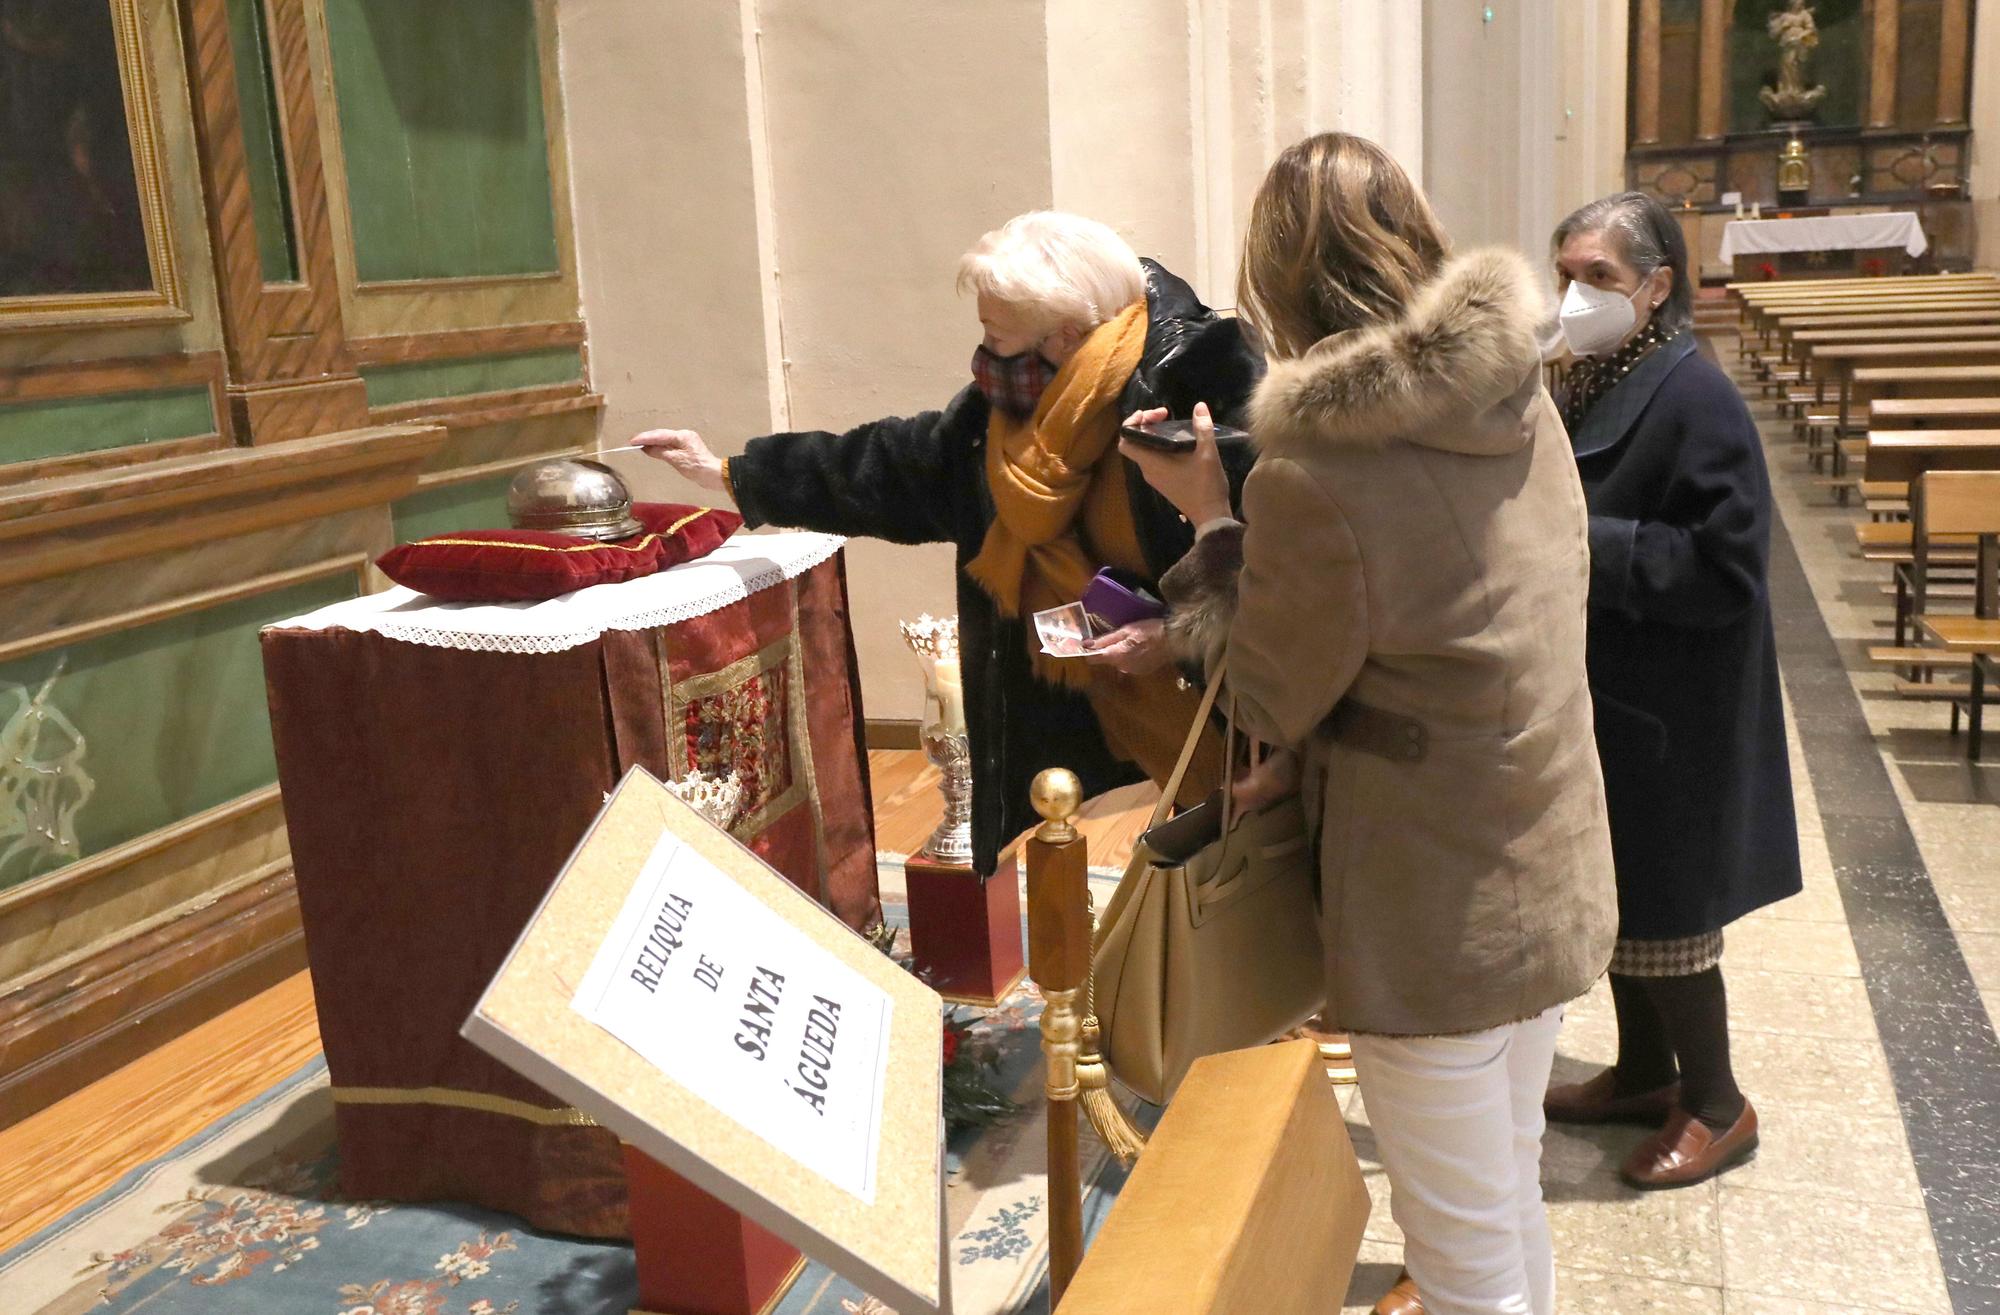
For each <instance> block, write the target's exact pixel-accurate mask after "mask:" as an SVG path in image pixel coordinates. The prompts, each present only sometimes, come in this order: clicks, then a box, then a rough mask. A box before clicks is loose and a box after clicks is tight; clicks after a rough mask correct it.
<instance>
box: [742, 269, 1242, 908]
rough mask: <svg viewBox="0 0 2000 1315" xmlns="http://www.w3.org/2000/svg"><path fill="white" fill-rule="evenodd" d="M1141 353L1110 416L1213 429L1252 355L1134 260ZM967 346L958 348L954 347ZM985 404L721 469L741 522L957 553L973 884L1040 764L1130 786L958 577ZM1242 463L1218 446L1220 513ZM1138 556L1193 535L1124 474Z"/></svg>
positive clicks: (972, 542) (828, 438)
mask: <svg viewBox="0 0 2000 1315" xmlns="http://www.w3.org/2000/svg"><path fill="white" fill-rule="evenodd" d="M1144 264H1145V269H1146V302H1147V314H1148V322H1147V328H1146V347H1145V353H1144V355H1143V357H1142V358H1141V361H1140V364H1139V368H1138V369H1137V370H1135V371H1134V372H1133V374H1132V379H1131V381H1130V382H1129V383H1128V384H1127V385H1126V387H1125V392H1124V394H1123V396H1122V398H1121V399H1120V402H1119V407H1120V415H1121V416H1123V415H1127V414H1130V413H1131V412H1133V411H1135V410H1139V409H1141V408H1144V407H1156V406H1164V407H1166V408H1167V409H1168V410H1169V411H1171V412H1172V413H1173V414H1174V415H1176V416H1186V415H1187V414H1189V412H1190V411H1192V409H1193V407H1194V404H1195V403H1196V402H1207V403H1208V404H1209V407H1210V408H1211V409H1212V410H1213V411H1214V412H1215V414H1216V417H1217V419H1218V420H1220V421H1222V422H1223V423H1233V424H1238V425H1240V424H1241V423H1242V412H1243V407H1244V405H1245V403H1246V402H1247V400H1248V398H1249V395H1250V390H1251V388H1252V387H1253V386H1254V385H1255V384H1256V382H1257V379H1258V377H1259V376H1260V375H1261V373H1262V362H1261V359H1260V358H1259V357H1258V356H1257V355H1256V354H1255V353H1254V352H1252V351H1251V349H1250V348H1249V346H1248V345H1247V344H1246V343H1245V341H1244V338H1243V333H1242V329H1241V326H1240V325H1239V324H1238V323H1237V321H1235V320H1233V319H1226V318H1224V317H1222V316H1218V315H1217V314H1216V313H1215V312H1214V311H1212V310H1210V309H1209V308H1208V307H1207V306H1204V305H1203V304H1202V303H1201V301H1200V300H1199V299H1198V298H1197V297H1196V296H1195V295H1194V290H1193V289H1192V288H1190V287H1189V286H1188V285H1187V284H1186V283H1185V282H1183V281H1182V280H1181V279H1179V278H1177V277H1175V276H1174V275H1173V274H1171V273H1169V272H1167V270H1165V269H1164V268H1162V267H1161V266H1160V265H1158V264H1156V263H1154V262H1152V261H1150V260H1149V261H1146V262H1144ZM970 349H971V348H970V343H968V345H967V350H968V352H969V351H970ZM986 420H987V406H986V399H985V397H983V396H982V395H981V394H980V392H979V391H978V389H976V388H973V387H971V386H970V385H968V386H967V387H966V388H964V389H962V390H961V391H960V392H959V394H958V395H957V396H956V397H954V398H952V399H951V401H950V402H949V403H947V404H946V405H945V407H944V409H943V410H941V411H925V412H922V413H921V414H918V415H914V416H908V417H893V416H892V417H889V418H887V419H883V420H873V421H870V422H868V423H867V424H864V425H859V426H857V427H855V428H853V429H850V430H848V431H847V432H846V433H844V434H832V433H825V432H816V431H815V432H805V433H791V434H772V435H769V436H768V437H764V438H758V439H753V440H751V442H750V445H749V447H748V448H747V449H746V450H745V451H744V453H743V455H741V456H739V457H735V458H732V459H731V460H730V462H729V479H730V485H731V488H732V490H733V491H734V493H735V497H736V505H737V507H738V509H739V510H741V511H742V513H743V517H744V520H745V523H746V524H748V525H750V526H751V527H753V528H754V527H756V526H759V525H786V526H796V527H798V528H802V529H811V530H822V531H826V532H828V533H832V534H844V535H848V536H852V537H866V538H876V539H886V540H888V541H890V542H892V543H911V544H915V543H950V544H954V545H956V546H957V549H958V568H959V569H958V624H959V650H960V661H961V664H962V667H963V674H964V679H965V690H966V707H965V713H966V722H967V728H968V732H969V736H970V740H971V750H972V762H973V787H972V842H973V852H974V860H973V861H974V865H975V866H976V867H977V869H978V871H979V873H980V874H981V875H982V876H985V875H990V874H991V873H992V872H993V870H994V869H995V867H996V866H997V865H998V859H999V853H1000V850H1001V849H1002V847H1004V846H1005V845H1006V844H1007V843H1008V842H1009V841H1011V840H1012V839H1013V838H1014V837H1015V836H1016V835H1018V834H1020V832H1022V831H1023V830H1025V829H1026V828H1027V827H1028V826H1030V825H1032V824H1033V822H1034V820H1035V818H1034V814H1033V811H1032V809H1031V808H1030V806H1029V802H1028V787H1029V784H1030V783H1031V782H1032V781H1033V780H1034V778H1035V774H1036V773H1037V772H1040V771H1042V770H1043V769H1044V768H1048V767H1067V768H1069V769H1070V770H1071V771H1073V772H1075V773H1076V774H1077V776H1078V777H1079V778H1080V779H1081V780H1082V782H1083V788H1084V793H1085V795H1086V797H1087V796H1090V795H1094V794H1100V793H1102V792H1104V791H1106V790H1111V789H1116V788H1117V787H1119V786H1121V785H1129V784H1132V783H1133V782H1135V781H1137V780H1139V779H1141V774H1140V772H1139V771H1138V769H1137V768H1135V767H1133V766H1131V765H1130V764H1127V763H1123V762H1120V761H1119V760H1118V759H1117V758H1115V757H1114V756H1113V755H1112V753H1111V751H1110V750H1109V749H1108V748H1107V747H1106V745H1105V743H1104V737H1103V734H1102V733H1101V731H1100V730H1099V729H1098V725H1097V718H1096V716H1095V715H1094V714H1093V713H1092V712H1091V709H1090V704H1089V702H1088V701H1087V700H1086V699H1085V698H1083V697H1082V696H1081V695H1080V694H1077V693H1075V692H1072V691H1066V690H1060V689H1056V688H1053V687H1051V686H1049V685H1046V684H1044V683H1042V682H1041V681H1040V680H1037V679H1036V678H1035V677H1034V675H1033V674H1032V672H1031V669H1030V666H1029V660H1028V639H1027V635H1026V632H1025V631H1024V629H1023V626H1022V624H1021V622H1019V621H1017V620H1012V619H1009V618H1006V617H1003V616H1001V615H1000V614H999V612H998V611H997V610H996V609H995V607H994V606H993V602H992V600H991V599H989V598H988V597H987V596H986V594H985V593H983V592H982V591H981V590H980V589H979V587H978V586H977V585H976V584H974V583H973V582H972V579H971V577H969V576H968V575H967V574H966V573H965V566H966V564H967V563H968V562H970V561H971V560H972V559H973V558H974V557H976V556H977V555H978V554H979V550H980V548H981V546H983V545H984V543H985V541H986V530H987V527H988V526H989V525H991V524H992V522H993V516H994V510H993V498H992V495H991V493H990V492H989V491H988V489H987V486H986ZM1253 459H1254V457H1253V454H1252V453H1251V452H1250V450H1249V449H1248V448H1247V446H1240V445H1233V444H1231V445H1225V446H1224V448H1223V463H1224V465H1225V466H1227V467H1228V470H1229V476H1230V491H1231V500H1232V502H1237V503H1238V504H1239V505H1240V498H1241V492H1242V486H1243V479H1244V477H1245V476H1246V475H1247V474H1248V473H1249V470H1250V465H1251V462H1252V461H1253ZM1126 475H1127V479H1128V486H1129V488H1130V490H1131V498H1132V509H1133V514H1134V518H1135V520H1136V521H1137V523H1138V529H1139V538H1140V542H1141V545H1142V546H1143V547H1144V549H1145V552H1146V559H1147V561H1148V563H1149V564H1150V565H1151V567H1152V573H1153V575H1154V576H1156V577H1157V576H1158V575H1160V574H1162V573H1164V572H1165V571H1166V569H1167V568H1168V567H1170V566H1172V565H1173V564H1174V563H1175V562H1176V561H1178V560H1179V559H1180V556H1181V554H1182V553H1184V552H1185V551H1187V549H1188V548H1189V546H1190V545H1191V544H1192V543H1193V540H1194V530H1193V527H1191V526H1189V525H1188V524H1187V523H1186V522H1184V521H1183V520H1182V519H1181V518H1180V516H1179V514H1178V513H1177V512H1175V511H1174V509H1173V507H1172V506H1171V505H1170V504H1168V503H1167V502H1166V501H1165V500H1164V499H1163V498H1161V497H1160V496H1159V495H1158V494H1157V493H1155V492H1153V490H1152V488H1151V486H1149V485H1148V484H1147V483H1146V482H1145V480H1144V479H1143V478H1141V476H1140V474H1139V471H1138V468H1137V467H1136V466H1133V465H1131V464H1130V463H1129V462H1128V463H1127V467H1126Z"/></svg>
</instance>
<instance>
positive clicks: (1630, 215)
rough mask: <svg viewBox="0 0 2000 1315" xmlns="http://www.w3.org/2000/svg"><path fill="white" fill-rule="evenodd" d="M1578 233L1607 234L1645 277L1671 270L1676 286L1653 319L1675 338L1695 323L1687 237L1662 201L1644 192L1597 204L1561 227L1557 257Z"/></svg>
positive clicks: (1611, 197)
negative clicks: (1662, 270) (1658, 270)
mask: <svg viewBox="0 0 2000 1315" xmlns="http://www.w3.org/2000/svg"><path fill="white" fill-rule="evenodd" d="M1578 233H1608V234H1609V235H1610V236H1611V241H1612V244H1613V245H1614V247H1615V248H1616V249H1617V252H1618V254H1619V256H1620V257H1621V258H1622V259H1623V260H1624V261H1625V263H1626V264H1628V265H1630V266H1632V268H1634V269H1636V270H1638V271H1639V274H1640V276H1641V277H1642V278H1643V277H1644V276H1646V275H1648V274H1651V273H1652V272H1653V271H1654V270H1656V269H1667V270H1671V271H1672V278H1673V286H1672V287H1671V289H1670V290H1669V291H1668V293H1667V299H1666V301H1664V302H1662V303H1661V305H1660V308H1659V309H1658V310H1657V311H1654V312H1653V319H1654V321H1655V322H1656V323H1658V324H1659V326H1660V328H1661V329H1663V330H1665V331H1666V332H1667V333H1670V334H1671V333H1678V332H1680V331H1681V330H1682V329H1685V328H1687V327H1688V325H1690V324H1692V323H1694V284H1693V283H1692V282H1690V281H1689V279H1688V257H1687V238H1686V237H1685V236H1684V235H1683V234H1682V233H1681V226H1680V223H1679V221H1677V220H1676V219H1675V218H1674V216H1673V213H1672V212H1671V211H1669V210H1668V209H1667V208H1666V207H1665V206H1663V205H1661V204H1660V203H1659V201H1657V200H1655V199H1654V198H1653V197H1650V196H1647V195H1646V194H1645V193H1644V192H1620V193H1618V194H1617V195H1616V196H1607V197H1602V198H1600V199H1598V200H1596V201H1592V202H1591V203H1590V204H1588V205H1586V206H1583V207H1581V208H1579V209H1578V210H1576V211H1575V212H1573V213H1572V214H1571V215H1570V217H1569V218H1567V219H1565V220H1563V221H1562V222H1561V223H1560V224H1557V225H1556V235H1555V239H1554V243H1553V245H1554V248H1555V250H1556V252H1558V253H1560V252H1561V251H1562V248H1563V243H1565V242H1567V241H1569V240H1570V239H1571V238H1572V237H1575V236H1576V235H1577V234H1578Z"/></svg>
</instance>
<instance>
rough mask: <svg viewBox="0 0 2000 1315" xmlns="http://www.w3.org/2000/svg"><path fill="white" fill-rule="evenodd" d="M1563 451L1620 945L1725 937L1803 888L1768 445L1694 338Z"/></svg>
mask: <svg viewBox="0 0 2000 1315" xmlns="http://www.w3.org/2000/svg"><path fill="white" fill-rule="evenodd" d="M1570 441H1571V444H1572V446H1573V447H1574V449H1575V452H1576V460H1577V469H1578V472H1579V473H1580V474H1581V475H1582V477H1583V487H1584V492H1585V495H1586V497H1587V499H1588V501H1589V505H1590V629H1589V641H1588V642H1589V650H1588V662H1589V668H1590V684H1591V692H1592V694H1593V695H1594V697H1595V700H1596V706H1597V748H1598V754H1599V756H1600V757H1601V758H1602V759H1603V762H1604V790H1605V797H1606V800H1607V802H1608V804H1609V806H1610V811H1611V845H1612V853H1613V856H1614V858H1615V861H1616V863H1617V867H1618V912H1619V935H1620V936H1621V937H1623V938H1625V939H1630V940H1660V939H1667V938H1672V937H1680V936H1692V935H1696V934H1698V933H1702V932H1708V931H1714V930H1718V929H1720V928H1722V927H1723V926H1725V925H1726V924H1728V923H1730V922H1732V921H1734V920H1735V919H1737V918H1740V917H1742V916H1743V915H1744V914H1746V913H1749V912H1751V911H1752V910H1754V909H1758V908H1761V907H1763V906H1764V905H1767V904H1771V903H1773V902H1775V901H1777V900H1781V899H1784V898H1785V897H1786V896H1788V895H1794V894H1797V893H1798V891H1799V888H1800V876H1799V838H1798V824H1797V820H1796V818H1795V817H1794V816H1793V809H1792V779H1791V766H1790V760H1789V758H1788V755H1787V752H1786V746H1785V722H1784V708H1783V705H1782V703H1781V701H1780V695H1779V687H1778V659H1777V650H1776V645H1775V642H1774V639H1773V636H1772V628H1771V603H1770V597H1769V593H1768V590H1767V588H1766V568H1767V566H1768V564H1769V560H1770V539H1771V517H1772V515H1773V512H1772V508H1771V486H1770V477H1769V474H1768V472H1767V471H1766V469H1765V465H1764V448H1763V443H1762V441H1761V439H1760V437H1759V435H1758V432H1757V426H1756V423H1755V422H1754V421H1753V420H1752V419H1751V418H1750V412H1749V409H1748V408H1747V407H1746V406H1745V405H1744V404H1743V398H1742V395H1741V394H1739V393H1738V392H1737V391H1736V386H1735V385H1734V384H1733V383H1731V382H1730V380H1729V378H1728V376H1726V375H1725V374H1723V372H1722V371H1721V370H1720V369H1718V368H1716V366H1715V365H1714V364H1713V363H1711V362H1709V361H1708V360H1706V359H1704V358H1703V357H1702V356H1700V355H1699V354H1698V353H1697V352H1696V350H1695V342H1694V334H1693V333H1692V332H1689V331H1683V332H1682V333H1681V334H1680V335H1678V336H1677V337H1675V338H1673V339H1672V340H1670V341H1668V342H1667V343H1665V344H1664V345H1662V346H1661V347H1659V348H1658V349H1656V350H1655V351H1654V352H1653V353H1652V354H1651V355H1649V356H1648V357H1646V358H1645V359H1644V360H1642V361H1641V362H1640V363H1639V364H1638V365H1637V366H1635V367H1634V368H1633V370H1632V373H1631V374H1629V375H1627V376H1626V377H1625V378H1624V379H1623V380H1621V381H1620V382H1619V383H1618V384H1617V386H1616V387H1614V388H1613V389H1612V390H1611V391H1610V392H1609V393H1607V394H1605V395H1604V396H1603V397H1602V398H1600V399H1599V400H1598V402H1597V405H1596V406H1595V407H1593V408H1592V409H1591V411H1590V412H1589V414H1588V415H1586V416H1585V417H1584V418H1583V420H1582V422H1581V423H1580V424H1579V425H1578V427H1577V430H1576V432H1575V433H1574V434H1572V435H1571V436H1570Z"/></svg>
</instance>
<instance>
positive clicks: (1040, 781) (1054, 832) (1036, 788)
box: [1028, 767, 1083, 845]
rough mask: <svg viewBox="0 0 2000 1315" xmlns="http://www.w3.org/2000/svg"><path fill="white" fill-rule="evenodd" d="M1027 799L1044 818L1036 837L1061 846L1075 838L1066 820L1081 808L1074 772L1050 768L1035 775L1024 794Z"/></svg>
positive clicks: (1079, 792)
mask: <svg viewBox="0 0 2000 1315" xmlns="http://www.w3.org/2000/svg"><path fill="white" fill-rule="evenodd" d="M1028 798H1029V799H1030V800H1031V801H1032V802H1033V803H1034V805H1035V811H1036V812H1037V813H1040V814H1041V815H1042V817H1043V819H1044V820H1043V822H1042V825H1041V827H1040V828H1039V829H1038V830H1037V831H1036V832H1035V835H1036V836H1037V837H1038V838H1040V839H1042V840H1045V841H1047V842H1049V843H1050V844H1052V845H1064V844H1068V843H1069V842H1070V841H1072V840H1074V839H1076V828H1075V827H1073V826H1071V825H1070V819H1071V818H1073V817H1075V816H1076V810H1077V809H1079V808H1081V807H1082V806H1083V782H1081V781H1079V780H1077V779H1076V773H1075V772H1072V771H1070V770H1068V769H1067V768H1063V767H1051V768H1049V769H1048V770H1047V771H1045V772H1041V773H1038V774H1037V775H1036V777H1035V783H1034V785H1033V786H1032V787H1031V788H1030V789H1029V791H1028Z"/></svg>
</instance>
